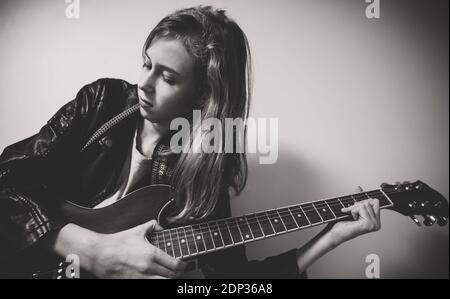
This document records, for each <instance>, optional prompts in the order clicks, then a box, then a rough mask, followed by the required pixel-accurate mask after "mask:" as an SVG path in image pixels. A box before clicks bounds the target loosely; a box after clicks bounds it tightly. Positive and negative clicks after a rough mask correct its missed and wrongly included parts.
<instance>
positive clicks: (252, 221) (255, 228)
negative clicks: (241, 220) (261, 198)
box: [244, 214, 264, 239]
mask: <svg viewBox="0 0 450 299" xmlns="http://www.w3.org/2000/svg"><path fill="white" fill-rule="evenodd" d="M244 217H245V219H246V220H247V223H248V225H249V226H250V230H251V231H252V234H253V237H254V238H255V239H257V238H261V237H263V236H264V233H263V231H262V228H261V226H260V224H259V220H258V218H256V216H255V215H254V214H252V215H246V216H244Z"/></svg>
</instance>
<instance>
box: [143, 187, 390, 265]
mask: <svg viewBox="0 0 450 299" xmlns="http://www.w3.org/2000/svg"><path fill="white" fill-rule="evenodd" d="M369 198H378V200H379V201H380V208H387V207H390V206H392V205H393V204H392V201H391V200H390V199H389V198H388V197H387V195H386V193H384V192H383V191H382V190H380V189H376V190H372V191H368V192H361V193H356V194H351V195H347V196H342V197H334V198H329V199H322V200H317V201H312V202H307V203H302V204H298V205H292V206H288V207H282V208H277V209H272V210H267V211H263V212H258V213H253V214H246V215H241V216H237V217H230V218H226V219H219V220H213V221H208V222H204V223H200V224H194V225H187V226H181V227H177V228H172V229H166V230H163V231H160V232H156V233H153V234H152V235H151V236H150V237H149V239H150V242H151V243H152V244H153V245H155V246H157V247H158V248H159V249H161V250H163V251H164V252H166V253H167V254H169V255H171V256H172V257H175V258H180V259H183V258H189V257H196V256H199V255H201V254H205V253H210V252H214V251H218V250H222V249H226V248H230V247H233V246H238V245H242V244H244V243H249V242H253V241H257V240H262V239H265V238H270V237H274V236H278V235H282V234H285V233H288V232H293V231H297V230H300V229H304V228H308V227H312V226H316V225H320V224H323V223H327V222H331V221H335V220H340V219H344V218H347V217H349V214H346V213H342V212H341V209H342V208H344V207H348V206H352V205H353V204H354V203H356V202H359V201H362V200H365V199H369Z"/></svg>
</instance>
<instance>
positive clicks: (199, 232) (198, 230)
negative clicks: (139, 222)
mask: <svg viewBox="0 0 450 299" xmlns="http://www.w3.org/2000/svg"><path fill="white" fill-rule="evenodd" d="M383 191H384V193H386V194H388V193H389V194H394V193H399V192H402V191H399V190H397V189H394V190H391V191H389V190H387V189H385V190H383ZM371 193H377V194H381V195H383V193H382V192H381V190H372V191H367V192H362V193H358V194H353V195H349V196H343V197H342V198H340V199H345V200H351V201H353V200H354V199H355V200H357V201H358V200H363V199H365V198H366V196H367V195H369V194H370V195H372V196H373V194H371ZM360 196H364V198H358V197H360ZM352 197H353V198H352ZM332 200H334V201H339V198H334V199H330V201H332ZM324 201H325V200H324ZM306 204H307V203H306ZM324 205H325V204H324ZM336 205H339V206H341V207H342V206H343V205H342V204H341V203H340V202H337V203H336ZM280 209H283V208H280ZM270 211H272V210H269V212H270ZM273 211H275V210H273ZM305 211H315V212H316V218H317V219H319V218H320V219H323V218H322V217H320V216H319V213H318V211H317V209H316V208H313V209H310V210H306V209H305ZM266 212H267V211H266ZM330 212H331V211H329V212H328V215H329V216H331V217H332V218H329V219H326V220H325V221H327V220H331V219H333V218H334V219H337V218H340V217H343V216H347V215H346V214H343V215H341V216H337V217H335V216H334V215H335V214H332V213H330ZM296 213H297V212H296ZM306 213H307V212H306ZM278 214H280V213H279V212H278ZM286 215H289V217H290V218H291V219H290V220H289V221H291V220H294V217H293V215H291V213H290V212H288V211H286V212H285V214H284V216H286ZM332 215H333V216H332ZM310 216H311V215H310ZM317 216H319V217H317ZM240 217H243V218H244V217H245V215H243V216H240ZM240 217H239V216H238V217H233V218H230V220H231V221H233V222H231V223H230V222H228V221H223V220H222V223H219V222H218V221H211V222H212V223H211V222H206V223H203V225H205V226H206V225H208V224H209V223H211V226H217V228H219V231H217V230H215V229H214V228H213V230H211V227H210V226H208V227H204V228H202V227H201V225H200V224H197V225H191V226H185V227H178V228H172V229H168V230H165V232H166V236H167V238H170V239H171V241H170V242H169V243H170V244H173V243H175V242H176V243H178V244H179V246H178V247H180V246H181V244H180V240H185V242H188V243H189V244H190V245H195V244H196V241H195V238H193V237H194V236H200V239H198V240H202V241H203V242H205V240H206V242H210V243H211V244H213V246H214V247H215V245H214V244H215V243H216V242H213V241H214V237H213V232H215V233H219V232H220V234H221V237H222V239H223V231H221V230H220V228H222V229H223V230H227V226H228V230H229V231H230V234H229V235H230V237H235V238H233V239H241V240H249V241H250V240H252V239H255V237H254V234H255V233H254V230H255V229H254V227H253V229H252V227H251V225H250V224H258V225H260V226H261V229H262V231H261V232H262V233H263V234H264V235H266V233H265V232H264V231H274V233H273V234H276V233H282V232H287V231H290V230H295V229H299V228H301V227H305V226H309V225H311V223H310V222H308V224H305V225H299V224H298V221H291V224H292V225H294V227H293V228H292V229H288V228H287V227H286V224H285V223H284V222H283V223H280V224H281V226H282V227H283V228H281V229H279V230H277V229H275V227H274V229H272V226H273V224H272V225H270V223H269V222H271V221H270V215H269V214H267V216H266V217H265V218H268V219H267V220H266V219H265V220H264V222H267V223H261V221H258V219H256V221H250V222H249V221H248V219H247V221H246V222H247V223H248V225H247V224H246V223H245V222H243V223H242V222H241V223H242V225H244V228H243V227H242V226H240V225H239V223H238V222H237V219H239V218H240ZM255 217H256V216H255ZM280 217H282V216H281V214H280ZM280 217H278V216H275V218H272V220H274V219H279V218H280ZM324 217H325V216H324ZM310 218H311V217H310ZM219 221H220V220H219ZM285 221H286V219H285ZM320 222H323V221H322V220H320V221H318V222H315V223H313V224H319V223H320ZM230 225H231V226H230ZM224 226H225V227H224ZM186 228H188V229H189V228H190V229H191V231H192V233H193V234H192V236H189V237H192V238H193V239H194V241H192V240H189V239H192V238H189V237H188V236H186V238H180V239H179V236H178V230H179V229H182V230H184V234H185V235H186ZM264 228H265V230H264ZM277 228H280V226H279V227H277ZM232 229H237V230H236V231H234V232H232V231H231V230H232ZM228 230H227V231H228ZM258 230H259V229H258ZM247 231H248V232H249V233H251V238H250V237H249V238H247V239H245V238H241V235H242V232H244V234H245V233H246V232H247ZM163 233H164V231H161V232H157V233H155V234H153V235H152V236H151V240H152V241H153V242H154V243H159V244H161V243H164V244H166V242H165V236H164V235H163ZM172 234H173V235H172ZM189 234H191V232H189ZM204 234H205V235H206V237H205V236H203V235H204ZM227 234H228V232H227ZM269 234H270V235H273V234H272V233H269ZM247 235H249V234H246V236H247ZM249 236H250V235H249ZM238 237H239V238H238ZM256 238H258V237H256ZM155 239H156V240H155ZM161 239H164V241H163V240H161ZM233 239H231V240H233ZM199 242H200V241H199ZM238 242H243V241H238ZM221 243H222V242H221ZM175 245H177V244H175ZM205 245H206V244H205ZM159 246H160V245H159ZM192 247H193V246H192Z"/></svg>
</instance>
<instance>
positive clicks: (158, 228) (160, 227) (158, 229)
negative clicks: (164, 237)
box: [154, 223, 164, 232]
mask: <svg viewBox="0 0 450 299" xmlns="http://www.w3.org/2000/svg"><path fill="white" fill-rule="evenodd" d="M154 229H155V231H157V232H158V231H162V230H164V228H163V227H162V226H161V225H159V223H156V224H155V227H154Z"/></svg>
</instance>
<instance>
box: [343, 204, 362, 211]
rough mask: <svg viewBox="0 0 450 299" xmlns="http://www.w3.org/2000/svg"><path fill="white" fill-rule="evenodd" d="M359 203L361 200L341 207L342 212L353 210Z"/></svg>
mask: <svg viewBox="0 0 450 299" xmlns="http://www.w3.org/2000/svg"><path fill="white" fill-rule="evenodd" d="M358 205H359V202H355V203H354V204H353V205H351V206H348V207H343V208H342V209H341V212H342V213H349V212H351V211H352V210H353V209H355V208H356V207H357V206H358Z"/></svg>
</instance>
